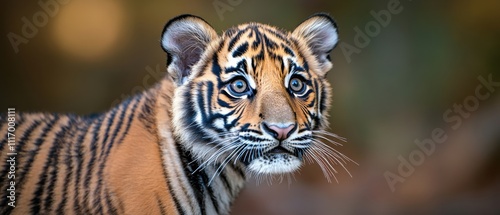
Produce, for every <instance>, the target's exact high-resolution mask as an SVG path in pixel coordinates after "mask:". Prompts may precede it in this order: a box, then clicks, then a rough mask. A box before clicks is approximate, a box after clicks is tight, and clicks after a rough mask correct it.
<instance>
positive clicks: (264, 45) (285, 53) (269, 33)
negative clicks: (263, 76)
mask: <svg viewBox="0 0 500 215" xmlns="http://www.w3.org/2000/svg"><path fill="white" fill-rule="evenodd" d="M224 37H226V38H228V39H229V40H228V42H227V51H228V54H227V55H228V58H229V62H228V64H227V66H229V67H235V66H236V64H238V63H240V61H241V60H242V59H245V60H247V62H248V64H249V65H251V67H252V70H253V71H256V70H257V66H258V65H259V64H261V62H262V61H263V60H264V59H265V56H268V57H269V58H270V59H271V60H274V61H275V62H276V64H277V66H278V67H279V68H280V69H281V71H282V72H285V68H290V66H291V64H290V63H289V62H293V63H294V64H299V63H297V60H298V59H297V57H300V56H301V55H300V54H299V55H297V54H296V52H295V51H294V50H293V48H292V47H296V46H297V45H296V44H297V43H296V42H295V41H294V40H292V38H290V36H289V34H288V33H285V32H284V31H282V30H280V29H277V28H274V27H271V26H267V25H264V24H259V23H248V24H244V25H240V26H237V27H233V28H230V29H228V30H227V31H226V32H224ZM292 44H293V45H292ZM244 55H246V56H244Z"/></svg>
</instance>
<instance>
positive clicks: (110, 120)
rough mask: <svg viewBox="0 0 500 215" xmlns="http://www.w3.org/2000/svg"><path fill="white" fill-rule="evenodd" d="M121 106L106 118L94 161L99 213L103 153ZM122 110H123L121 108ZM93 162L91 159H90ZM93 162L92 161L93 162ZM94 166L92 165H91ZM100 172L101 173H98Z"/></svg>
mask: <svg viewBox="0 0 500 215" xmlns="http://www.w3.org/2000/svg"><path fill="white" fill-rule="evenodd" d="M120 110H121V108H119V107H117V108H113V110H112V111H111V112H110V113H109V118H108V121H107V122H106V124H105V125H104V126H106V129H105V131H104V139H103V140H102V142H100V144H101V149H100V155H99V158H97V162H95V163H98V164H97V165H98V167H97V169H96V170H95V171H97V176H96V178H97V179H98V181H97V186H96V188H95V189H94V196H95V198H94V203H93V204H94V205H100V207H97V209H98V210H97V213H99V214H102V213H103V211H102V210H103V207H104V205H102V204H101V200H102V195H101V189H102V183H103V180H102V179H103V178H102V177H101V176H102V169H101V167H102V160H103V158H104V154H105V149H106V146H107V145H108V144H109V143H108V138H109V136H110V135H109V131H110V129H111V127H112V126H113V124H115V117H116V113H117V112H118V111H120ZM123 111H124V110H123ZM91 162H93V161H91ZM93 163H94V162H93ZM93 167H94V166H93ZM99 173H101V174H99Z"/></svg>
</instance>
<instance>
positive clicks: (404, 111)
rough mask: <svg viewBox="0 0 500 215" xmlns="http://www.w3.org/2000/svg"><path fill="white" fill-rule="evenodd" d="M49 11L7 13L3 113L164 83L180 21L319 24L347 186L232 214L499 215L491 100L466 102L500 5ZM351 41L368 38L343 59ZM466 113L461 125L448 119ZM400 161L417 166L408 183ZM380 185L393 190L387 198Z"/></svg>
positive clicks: (197, 4) (234, 2) (281, 192)
mask: <svg viewBox="0 0 500 215" xmlns="http://www.w3.org/2000/svg"><path fill="white" fill-rule="evenodd" d="M54 1H55V0H54ZM54 1H49V0H38V1H4V2H3V5H4V6H3V7H2V9H0V10H1V11H2V12H1V13H0V16H1V17H2V19H1V21H2V22H1V28H0V31H1V34H0V35H2V39H0V41H1V42H0V44H1V46H2V47H1V56H2V57H1V61H0V62H1V68H2V69H1V71H0V72H1V73H0V74H1V75H0V98H1V99H0V110H7V108H8V107H15V108H16V109H17V110H18V111H30V112H32V111H46V112H72V113H77V114H89V113H95V112H101V111H105V110H106V109H108V108H109V107H111V106H112V105H114V104H116V103H117V102H119V101H120V100H121V99H123V98H125V97H126V96H129V95H131V94H134V93H137V92H140V91H141V90H143V89H144V88H147V87H149V86H151V85H152V84H154V83H155V82H156V81H158V80H159V78H160V75H162V74H163V73H164V71H165V53H164V52H163V51H162V50H161V48H160V45H159V39H160V33H161V30H162V28H163V25H164V24H165V23H166V22H167V21H168V20H169V19H170V18H172V17H174V16H177V15H180V14H184V13H191V14H195V15H198V16H201V17H203V18H204V19H205V20H207V21H208V22H209V23H211V24H212V26H214V28H215V29H217V30H218V31H219V32H222V31H223V30H224V29H227V28H229V27H231V26H233V25H237V24H239V23H242V22H249V21H256V22H263V23H266V24H271V25H275V26H279V27H281V28H284V29H287V30H293V29H294V28H295V26H297V25H298V24H299V23H300V22H301V21H302V20H304V19H306V18H307V17H308V16H310V15H311V14H313V13H316V12H327V13H329V14H331V15H332V16H333V17H335V19H336V20H337V23H338V26H339V29H340V40H341V41H340V45H339V46H338V47H337V48H336V49H335V50H334V52H333V54H332V59H333V62H334V67H333V69H332V71H331V72H330V73H329V75H328V78H329V80H330V81H331V83H332V86H333V104H332V107H333V108H332V109H331V113H330V114H331V117H330V122H331V129H330V131H332V132H335V133H337V134H339V135H341V136H344V137H346V138H347V139H348V143H346V144H344V147H338V148H337V149H338V150H340V151H341V152H343V153H344V154H346V155H348V156H350V157H351V158H352V159H354V160H355V161H357V162H358V163H359V166H357V165H354V164H348V165H347V167H348V169H349V170H350V173H351V174H352V175H353V177H352V178H351V177H350V176H349V175H348V174H347V173H346V172H345V171H344V170H343V169H342V168H341V167H340V166H337V167H338V168H337V170H338V172H339V173H338V174H337V178H338V181H339V182H338V183H336V182H333V183H331V184H329V183H327V182H326V180H325V179H324V178H323V176H322V173H321V171H320V170H319V168H318V167H316V166H315V165H307V166H306V167H304V168H303V169H302V170H301V171H300V173H298V174H295V177H296V182H294V183H292V184H291V185H287V184H286V183H283V184H273V185H272V186H269V185H266V184H264V185H259V186H257V185H256V183H255V181H252V180H251V181H250V182H249V183H248V186H247V188H246V189H245V190H244V192H243V193H242V195H241V197H240V198H238V200H237V202H236V203H235V205H234V209H233V214H248V215H250V214H262V215H265V214H286V215H299V214H300V215H302V214H304V215H310V214H325V215H326V214H500V205H499V204H498V200H499V199H500V174H499V173H500V171H499V170H500V145H499V144H500V87H493V88H492V91H488V90H487V88H485V87H483V88H482V89H481V90H480V93H482V94H486V93H488V94H489V97H488V98H486V99H482V100H481V99H476V100H474V98H473V97H474V96H475V91H476V88H477V87H478V86H479V85H480V84H481V82H480V81H479V80H478V77H479V76H481V77H483V78H484V79H486V80H487V79H488V76H489V75H491V78H492V79H493V81H496V82H500V71H499V69H498V68H499V65H500V61H499V60H500V52H499V51H498V50H499V49H500V21H499V20H500V13H499V11H500V1H497V0H490V1H488V0H481V1H471V0H454V1H452V0H443V1H409V0H401V1H399V5H398V1H395V0H372V1H361V0H353V1H333V0H329V1H320V0H309V1H306V0H301V1H285V0H279V1H252V0H215V1H194V0H191V1H166V0H164V1H131V0H130V1H118V0H65V1H63V0H61V1H60V2H61V3H57V4H56V6H54V5H49V7H48V10H46V11H47V12H44V9H43V6H40V4H39V3H40V2H42V3H46V2H54ZM45 5H46V4H45ZM395 5H397V8H398V11H399V13H397V14H391V18H390V21H388V22H387V23H386V25H385V27H384V26H380V24H375V25H374V22H376V21H377V19H376V18H374V17H373V15H372V12H371V11H373V12H375V13H381V12H380V11H383V10H387V11H388V9H389V8H391V7H394V6H395ZM47 13H49V14H47ZM386 18H387V17H386ZM27 22H29V23H33V26H31V27H33V28H30V27H26V26H27V25H31V24H26V23H27ZM367 25H368V31H371V32H366V27H367ZM377 26H378V27H379V28H377ZM357 28H359V29H361V31H363V32H364V33H370V34H371V35H373V36H369V37H368V39H369V41H365V42H366V44H363V46H365V45H366V47H363V48H360V47H359V46H358V47H357V50H356V52H355V53H351V54H346V53H345V52H346V51H349V50H350V51H353V49H345V48H346V47H349V45H350V47H351V48H352V47H355V46H356V42H355V40H356V39H359V36H357V34H358V33H357V31H356V29H357ZM365 39H366V38H365ZM360 40H361V39H360ZM12 41H14V42H12ZM13 44H14V45H13ZM342 44H344V45H342ZM342 47H343V48H344V51H343V50H342ZM475 101H477V103H475ZM464 102H465V103H466V104H465V105H468V106H467V107H468V108H469V109H467V111H466V113H464V115H463V116H462V115H460V114H459V113H458V112H456V109H454V105H455V104H456V105H464ZM448 109H449V110H451V111H452V114H450V115H448V117H450V116H455V117H458V116H461V117H459V118H458V119H457V118H454V119H455V120H456V121H453V122H449V121H445V119H444V118H443V117H446V113H447V110H448ZM458 120H460V122H461V123H460V124H458ZM452 126H456V127H457V128H456V129H452ZM436 128H442V129H443V130H444V132H445V135H446V137H447V138H446V141H444V142H443V143H439V144H438V143H435V144H434V146H435V147H434V151H433V152H432V153H431V154H429V155H424V156H423V157H420V158H419V157H414V156H415V155H419V153H420V155H422V152H421V150H420V149H419V147H418V146H417V145H416V144H415V141H416V140H417V141H422V140H425V139H429V138H432V135H433V134H432V132H433V130H434V129H436ZM400 156H401V157H402V158H403V159H404V160H406V161H408V160H411V159H414V160H413V162H416V163H417V165H412V166H414V170H413V171H411V172H410V173H411V174H408V175H407V176H404V177H403V176H401V174H404V172H403V173H401V172H400V171H399V170H398V168H399V167H400V165H401V161H400V160H399V159H398V157H400ZM412 156H413V157H412ZM417 158H418V159H417ZM410 162H411V161H410ZM400 169H401V168H400ZM403 169H404V168H403ZM403 171H405V170H403ZM407 171H409V170H407ZM388 172H391V173H393V174H395V175H399V176H398V177H401V178H399V179H398V180H400V181H396V182H395V183H394V185H393V186H392V188H394V192H393V191H392V190H391V186H390V185H389V184H390V183H388V180H387V178H386V176H387V173H388ZM391 180H395V179H394V177H393V178H391ZM391 180H389V182H391ZM392 182H394V181H392Z"/></svg>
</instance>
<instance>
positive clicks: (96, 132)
mask: <svg viewBox="0 0 500 215" xmlns="http://www.w3.org/2000/svg"><path fill="white" fill-rule="evenodd" d="M105 117H106V115H102V116H101V117H99V118H97V119H96V121H95V122H94V129H93V130H92V138H91V139H90V146H89V150H90V152H91V153H90V159H89V160H88V163H87V172H86V173H85V181H84V182H83V183H84V184H83V186H84V187H85V194H83V195H84V196H85V202H84V203H83V206H84V210H85V211H84V212H83V213H84V214H91V213H93V211H91V208H89V207H88V206H91V205H92V204H90V185H91V184H90V179H91V177H92V172H93V166H94V160H95V159H96V158H95V157H96V150H97V141H98V140H99V129H100V128H101V125H102V121H103V120H104V119H105Z"/></svg>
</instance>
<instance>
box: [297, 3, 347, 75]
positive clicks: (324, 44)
mask: <svg viewBox="0 0 500 215" xmlns="http://www.w3.org/2000/svg"><path fill="white" fill-rule="evenodd" d="M292 35H293V36H294V37H296V38H300V39H302V40H304V41H305V43H306V44H307V46H308V47H309V49H310V50H311V52H312V54H313V55H314V57H315V58H316V60H317V61H318V63H319V69H320V70H321V71H318V72H319V73H320V74H319V75H322V76H324V75H326V73H327V72H328V71H329V70H330V69H331V68H332V63H331V62H330V52H331V51H332V50H333V48H335V46H336V45H337V42H338V38H339V36H338V33H337V24H336V23H335V21H334V20H333V18H332V17H330V16H329V15H328V14H324V13H319V14H315V15H313V16H311V17H309V18H308V19H307V20H305V21H304V22H302V23H301V24H300V25H299V26H298V27H297V28H295V30H294V31H293V33H292Z"/></svg>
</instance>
